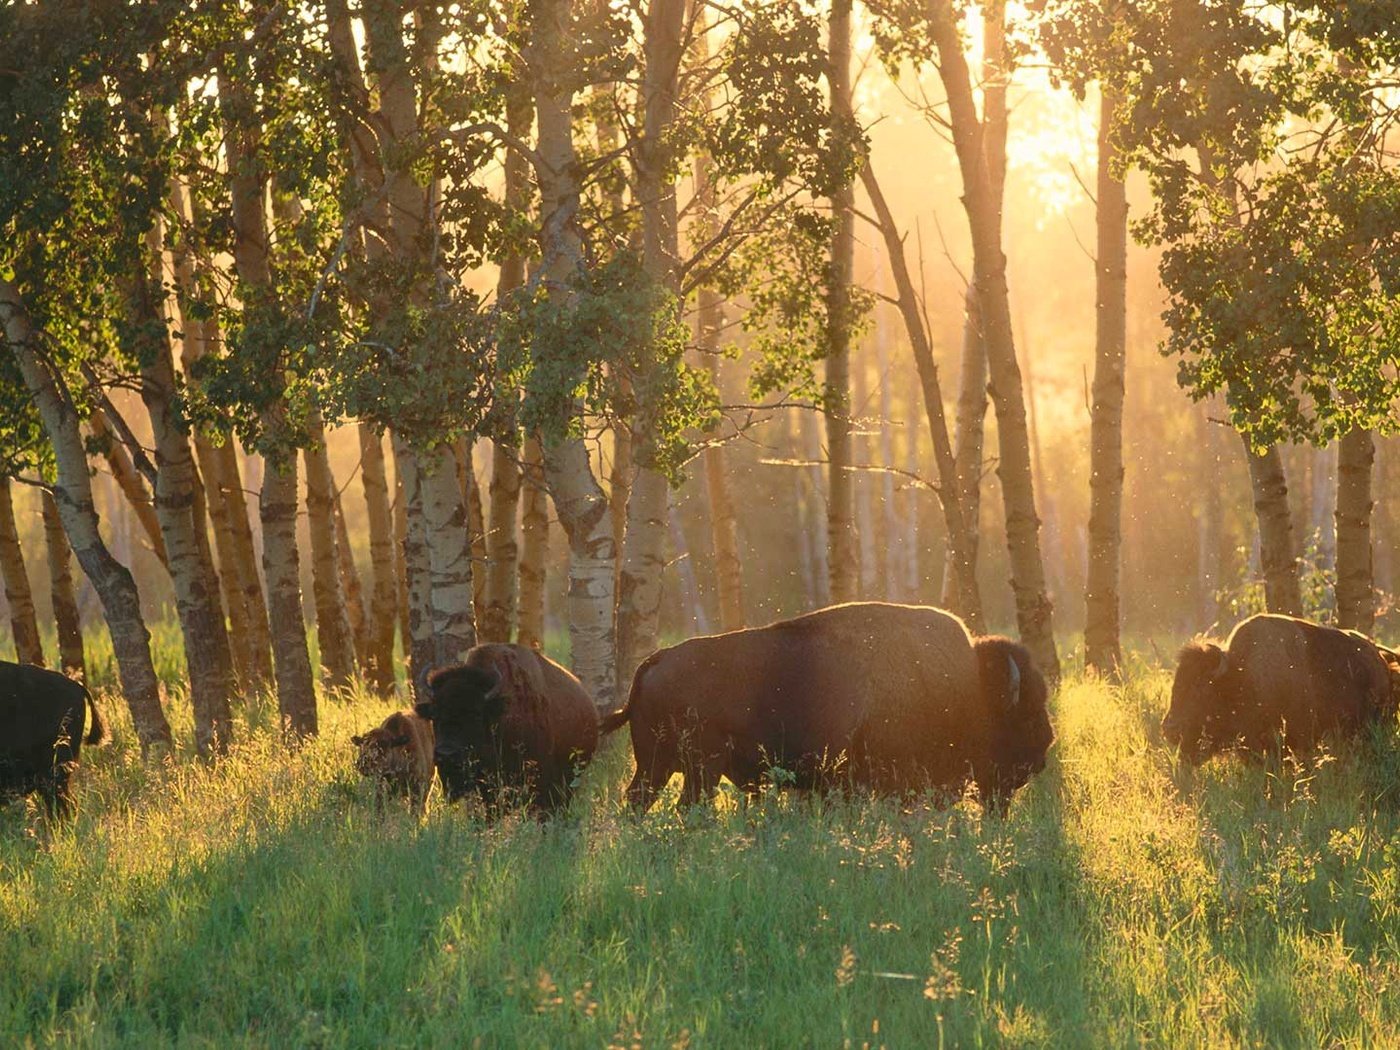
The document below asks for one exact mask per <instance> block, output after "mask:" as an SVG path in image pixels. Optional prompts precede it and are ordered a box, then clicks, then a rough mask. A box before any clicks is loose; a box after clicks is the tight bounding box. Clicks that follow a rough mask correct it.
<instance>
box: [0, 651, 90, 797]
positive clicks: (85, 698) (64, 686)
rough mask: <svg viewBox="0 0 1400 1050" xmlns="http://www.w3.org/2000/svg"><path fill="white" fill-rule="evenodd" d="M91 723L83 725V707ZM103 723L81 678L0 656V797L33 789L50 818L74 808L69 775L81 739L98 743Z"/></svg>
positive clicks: (80, 746) (85, 719) (82, 742)
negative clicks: (4, 659)
mask: <svg viewBox="0 0 1400 1050" xmlns="http://www.w3.org/2000/svg"><path fill="white" fill-rule="evenodd" d="M89 709H91V710H92V724H91V726H90V727H89V728H88V731H87V736H86V737H84V736H83V728H84V725H85V724H86V722H87V713H88V710H89ZM106 739H107V726H106V725H105V724H104V723H103V721H102V715H101V714H100V713H99V712H98V710H97V705H96V704H94V703H93V702H92V697H91V696H90V695H89V694H88V691H87V690H86V689H85V688H84V687H83V686H82V684H81V683H80V682H75V681H73V679H71V678H67V677H65V676H63V675H61V674H59V673H58V672H57V671H46V670H44V668H42V667H33V666H31V665H29V664H12V663H8V662H5V661H0V799H5V798H16V797H22V796H24V795H27V794H29V793H30V792H32V791H37V792H39V793H40V795H41V796H42V797H43V800H44V808H45V810H46V811H47V813H48V815H49V817H50V818H53V817H55V816H58V817H67V816H68V815H69V813H71V812H72V809H73V797H72V795H71V794H70V793H69V790H68V778H69V776H70V775H71V774H72V772H73V769H74V767H75V766H77V764H78V752H79V750H81V748H82V745H83V744H84V743H88V744H93V745H96V744H101V743H102V742H103V741H105V740H106Z"/></svg>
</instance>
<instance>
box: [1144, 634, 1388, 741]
mask: <svg viewBox="0 0 1400 1050" xmlns="http://www.w3.org/2000/svg"><path fill="white" fill-rule="evenodd" d="M1397 680H1400V656H1396V654H1394V653H1391V652H1390V651H1389V650H1382V649H1381V648H1380V647H1378V646H1377V645H1376V644H1375V643H1374V642H1372V641H1371V640H1370V639H1368V638H1366V637H1365V636H1364V635H1360V634H1357V633H1355V632H1351V631H1339V630H1335V629H1333V628H1331V627H1322V626H1320V625H1318V624H1315V623H1309V622H1307V621H1306V620H1298V619H1294V618H1293V617H1291V616H1275V615H1263V616H1251V617H1250V618H1249V619H1248V620H1245V621H1244V622H1243V623H1241V624H1240V625H1239V626H1238V627H1236V628H1235V630H1234V631H1233V632H1232V633H1231V635H1230V638H1229V640H1228V641H1226V642H1225V644H1224V645H1219V644H1217V643H1215V642H1210V641H1203V642H1193V643H1191V644H1190V645H1188V646H1186V647H1185V648H1184V649H1183V650H1182V651H1181V657H1180V659H1179V661H1178V662H1177V667H1176V678H1175V680H1174V681H1173V682H1172V698H1171V707H1170V709H1169V710H1168V711H1167V716H1166V719H1165V720H1164V721H1163V722H1162V734H1163V736H1165V737H1166V739H1167V741H1168V742H1169V743H1170V744H1172V745H1173V746H1174V747H1176V748H1178V749H1179V750H1180V751H1181V753H1182V755H1184V756H1185V757H1186V759H1187V760H1188V761H1190V762H1191V763H1193V764H1199V763H1201V762H1204V761H1205V760H1206V759H1208V758H1210V757H1211V756H1212V755H1215V754H1218V753H1219V752H1221V751H1226V750H1231V749H1239V750H1244V751H1251V752H1264V751H1268V750H1270V749H1271V748H1273V747H1275V746H1276V745H1277V744H1278V743H1279V742H1280V741H1281V742H1282V744H1283V746H1284V747H1285V748H1286V749H1288V750H1290V751H1296V752H1307V751H1310V750H1312V749H1313V748H1314V747H1315V746H1316V745H1317V744H1318V743H1319V742H1320V741H1321V739H1322V738H1323V737H1325V736H1334V737H1350V736H1355V735H1357V734H1358V733H1359V732H1361V730H1362V729H1364V728H1365V727H1366V726H1367V725H1369V724H1370V723H1372V722H1375V721H1377V720H1379V719H1380V718H1382V717H1387V718H1389V717H1394V715H1395V710H1396V701H1397V699H1400V692H1397V689H1396V686H1395V685H1393V684H1392V683H1394V682H1396V681H1397Z"/></svg>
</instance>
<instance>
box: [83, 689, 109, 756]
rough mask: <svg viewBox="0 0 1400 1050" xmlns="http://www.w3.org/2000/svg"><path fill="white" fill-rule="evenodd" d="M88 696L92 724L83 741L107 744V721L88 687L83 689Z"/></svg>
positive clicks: (94, 744)
mask: <svg viewBox="0 0 1400 1050" xmlns="http://www.w3.org/2000/svg"><path fill="white" fill-rule="evenodd" d="M83 693H84V695H85V696H86V697H87V705H88V710H89V711H91V712H92V725H91V726H89V727H88V734H87V736H86V737H84V738H83V743H85V744H92V745H93V746H96V745H98V744H105V743H106V742H107V722H106V720H105V719H103V717H102V712H101V711H100V710H99V709H98V707H97V701H95V700H93V698H92V694H91V693H89V692H88V691H87V690H86V689H84V690H83Z"/></svg>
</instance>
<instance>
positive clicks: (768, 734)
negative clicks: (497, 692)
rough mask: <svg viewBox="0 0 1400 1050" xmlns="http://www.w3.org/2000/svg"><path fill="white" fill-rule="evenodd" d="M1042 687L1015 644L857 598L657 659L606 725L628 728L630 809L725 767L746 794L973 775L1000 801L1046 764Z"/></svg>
mask: <svg viewBox="0 0 1400 1050" xmlns="http://www.w3.org/2000/svg"><path fill="white" fill-rule="evenodd" d="M1046 696H1047V690H1046V686H1045V681H1044V679H1043V678H1042V677H1041V675H1040V673H1039V672H1038V671H1037V670H1036V669H1035V667H1034V665H1033V664H1032V662H1031V660H1030V656H1029V654H1028V653H1027V652H1026V650H1025V649H1024V648H1022V647H1021V646H1019V645H1017V644H1015V643H1014V642H1011V641H1009V640H1007V639H1005V638H984V639H981V640H979V641H978V642H976V643H974V641H973V639H972V638H971V636H970V635H969V634H968V632H967V628H966V627H965V626H964V625H963V623H962V621H961V620H959V619H958V618H957V617H956V616H953V615H952V614H951V613H947V612H944V611H943V610H941V609H933V608H927V607H922V606H905V605H890V604H885V603H879V602H858V603H851V604H848V605H838V606H833V607H831V608H828V609H822V610H819V611H817V612H815V613H811V614H809V615H807V616H801V617H798V618H796V619H794V620H788V621H784V622H781V623H775V624H771V625H769V626H767V627H761V628H756V629H752V630H745V631H734V632H731V633H729V634H722V635H714V636H710V637H703V638H693V639H691V640H689V641H686V642H682V643H681V644H679V645H677V646H673V647H672V648H670V649H664V650H662V651H660V652H658V653H655V654H653V655H652V656H651V657H650V658H649V659H647V660H646V661H645V662H644V663H643V664H642V666H641V667H640V668H639V669H638V671H637V675H636V677H635V678H634V679H633V682H632V691H631V695H630V696H629V698H628V702H627V706H626V707H625V708H624V709H623V710H622V711H619V712H616V713H614V714H612V715H610V716H608V717H607V718H605V719H604V720H603V723H602V730H603V732H609V731H611V730H614V729H617V728H619V727H620V726H622V725H624V724H626V723H628V722H630V723H631V726H632V746H633V752H634V755H635V757H636V762H637V771H636V774H635V775H634V777H633V779H632V783H631V785H630V786H629V787H628V789H627V794H628V799H629V801H630V802H631V803H632V804H633V806H635V807H637V808H638V809H647V808H649V807H650V806H651V805H652V803H653V802H654V801H655V800H656V797H657V795H658V793H659V792H660V791H661V788H662V787H664V786H665V784H666V782H667V780H668V779H669V778H670V777H671V775H672V774H673V773H677V772H679V773H681V774H682V776H683V777H684V789H683V794H682V800H683V801H685V802H694V801H697V800H698V799H700V798H701V797H702V796H703V795H706V794H708V793H710V792H712V791H713V790H714V788H715V786H716V785H717V783H718V781H719V778H720V777H721V776H726V777H728V778H729V779H730V780H731V781H732V782H733V783H734V784H736V785H737V786H739V787H740V788H742V789H744V790H745V791H748V792H753V791H754V790H756V789H757V787H758V785H759V784H760V783H761V782H762V780H763V779H764V777H765V776H766V775H767V774H768V773H769V771H770V770H772V769H774V768H775V767H776V768H781V769H783V770H784V771H786V773H787V774H789V776H788V777H785V778H784V779H786V780H788V781H789V782H790V783H792V784H793V785H794V786H796V787H803V788H810V787H816V786H820V785H822V784H824V783H828V782H831V781H832V780H833V779H835V780H838V781H840V782H844V783H847V784H851V785H854V786H860V787H867V788H873V789H875V790H877V791H891V792H903V791H908V790H918V789H923V788H932V789H935V790H938V791H940V792H944V793H952V792H959V791H961V789H962V788H963V786H964V785H965V784H966V783H967V782H968V781H972V782H975V783H976V784H977V786H978V788H979V790H980V791H981V794H982V797H983V799H984V800H986V801H987V802H988V803H989V804H990V805H991V806H993V807H995V808H1000V807H1001V806H1003V805H1004V804H1005V802H1006V801H1007V800H1008V799H1009V797H1010V795H1011V793H1012V792H1014V791H1015V790H1016V789H1017V788H1018V787H1020V786H1021V785H1022V784H1024V783H1025V782H1026V781H1027V780H1028V779H1029V778H1030V777H1031V776H1032V775H1034V774H1035V773H1036V772H1038V771H1039V770H1040V769H1041V768H1043V766H1044V764H1045V754H1046V752H1047V750H1048V749H1049V747H1050V744H1051V742H1052V741H1053V733H1052V731H1051V728H1050V721H1049V716H1048V714H1047V713H1046V706H1045V705H1046Z"/></svg>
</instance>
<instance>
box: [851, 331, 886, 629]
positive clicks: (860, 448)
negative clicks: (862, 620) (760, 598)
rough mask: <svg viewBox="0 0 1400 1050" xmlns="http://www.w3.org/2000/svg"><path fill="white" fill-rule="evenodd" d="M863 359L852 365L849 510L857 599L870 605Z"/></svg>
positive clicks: (871, 543)
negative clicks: (852, 523) (852, 531)
mask: <svg viewBox="0 0 1400 1050" xmlns="http://www.w3.org/2000/svg"><path fill="white" fill-rule="evenodd" d="M864 356H865V355H863V354H862V355H859V356H858V357H856V358H855V359H854V360H853V361H852V362H851V426H852V433H851V462H852V464H853V469H852V475H851V507H852V515H853V516H852V520H853V521H854V522H855V527H856V532H855V535H856V596H857V597H858V598H861V599H864V600H866V601H873V600H876V599H878V598H879V597H880V596H879V594H878V593H876V589H875V569H876V561H877V557H878V556H877V554H876V550H875V548H876V539H875V508H874V506H873V505H872V504H871V492H870V482H871V478H870V474H869V472H868V471H866V470H864V469H862V468H863V467H865V466H866V465H867V464H869V463H870V462H871V461H872V457H871V454H870V433H869V430H870V420H869V416H870V369H869V367H868V365H869V362H868V361H866V360H865V359H864Z"/></svg>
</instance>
